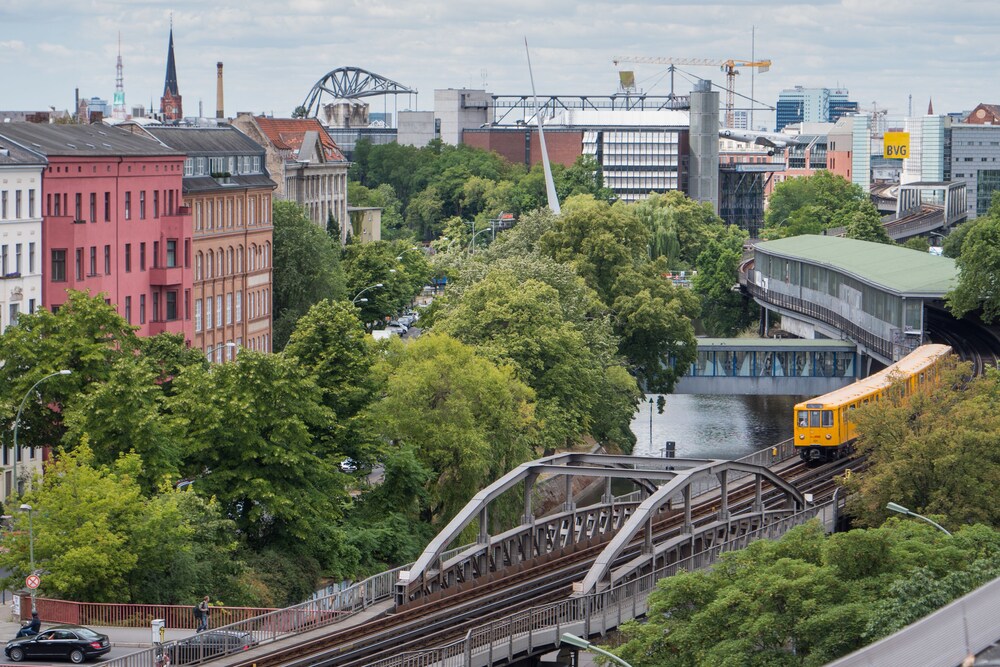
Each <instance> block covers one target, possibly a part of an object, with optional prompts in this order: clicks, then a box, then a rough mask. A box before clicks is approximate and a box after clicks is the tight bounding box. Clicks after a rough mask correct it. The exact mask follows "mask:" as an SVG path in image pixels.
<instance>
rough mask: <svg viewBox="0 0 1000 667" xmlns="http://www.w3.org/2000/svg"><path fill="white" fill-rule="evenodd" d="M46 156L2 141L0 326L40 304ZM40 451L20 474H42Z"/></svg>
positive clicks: (29, 453)
mask: <svg viewBox="0 0 1000 667" xmlns="http://www.w3.org/2000/svg"><path fill="white" fill-rule="evenodd" d="M46 164H47V162H46V160H45V158H44V157H42V156H41V155H38V154H37V153H33V152H31V151H28V150H25V149H23V148H21V147H20V146H18V145H16V144H13V143H10V142H7V141H4V140H2V139H0V327H2V328H3V329H6V328H7V327H8V326H10V325H12V324H16V323H17V319H18V316H19V315H20V314H21V313H22V312H29V313H32V312H34V311H35V308H37V307H39V306H40V305H41V303H42V217H41V213H42V171H43V170H44V169H45V165H46ZM39 451H40V450H35V449H32V448H29V447H23V448H21V456H20V457H18V463H19V467H18V471H17V475H18V477H19V478H21V479H31V476H32V475H33V474H35V473H36V472H37V473H41V466H42V457H41V456H40V455H39ZM12 463H13V449H12V448H10V447H4V448H3V468H2V469H3V493H4V497H5V498H6V497H7V496H8V495H10V492H11V490H13V476H12V475H13V470H12V468H13V465H12Z"/></svg>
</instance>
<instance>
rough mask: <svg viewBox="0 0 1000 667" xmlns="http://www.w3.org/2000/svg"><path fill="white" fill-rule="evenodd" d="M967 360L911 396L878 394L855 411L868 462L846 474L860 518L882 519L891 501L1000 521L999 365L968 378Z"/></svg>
mask: <svg viewBox="0 0 1000 667" xmlns="http://www.w3.org/2000/svg"><path fill="white" fill-rule="evenodd" d="M967 374H968V366H967V365H960V366H958V367H957V368H955V369H952V370H949V371H947V372H946V373H944V374H943V375H942V378H941V380H940V381H939V382H938V383H937V384H936V385H934V386H933V387H932V388H930V389H928V390H926V391H923V392H919V393H917V394H915V395H913V396H911V397H910V398H909V399H908V400H907V401H906V402H905V403H904V402H891V401H879V402H878V403H877V404H871V405H869V406H866V407H864V408H862V409H860V410H857V411H856V412H857V413H858V414H857V417H856V420H857V428H858V431H859V434H860V435H859V438H858V441H857V448H858V450H859V451H860V452H863V453H867V454H868V457H869V470H868V471H866V473H865V474H864V475H859V476H856V477H854V476H852V477H851V479H850V480H849V481H848V482H847V486H848V489H849V490H850V491H852V492H856V493H852V494H851V498H852V500H851V504H850V509H851V511H852V513H853V514H854V515H855V516H856V521H857V522H858V523H859V524H861V525H878V524H879V523H881V522H882V521H883V520H884V519H885V517H886V516H887V514H888V512H887V510H886V509H885V505H886V503H887V502H889V501H893V502H897V503H899V504H901V505H904V506H905V507H909V508H910V509H912V510H913V511H915V512H919V513H920V514H932V515H938V514H939V515H942V516H944V517H947V518H946V519H942V521H944V523H945V524H946V525H952V526H957V525H961V524H964V523H972V522H981V523H985V524H987V525H991V526H1000V509H998V508H997V505H996V502H995V501H994V498H993V489H995V488H996V485H997V483H1000V474H998V472H997V471H998V470H1000V454H998V453H997V451H996V447H995V446H994V445H995V442H996V439H997V437H998V436H1000V416H998V415H997V413H996V409H995V401H996V398H995V397H996V396H997V394H998V392H1000V372H997V371H994V370H989V371H988V372H987V373H986V375H984V376H982V377H979V378H976V379H974V380H971V381H969V382H966V378H967V377H968V375H967Z"/></svg>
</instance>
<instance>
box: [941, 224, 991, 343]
mask: <svg viewBox="0 0 1000 667" xmlns="http://www.w3.org/2000/svg"><path fill="white" fill-rule="evenodd" d="M955 266H956V267H957V268H958V285H957V286H956V287H955V289H953V290H951V291H950V292H949V293H948V295H947V296H946V300H947V302H948V308H949V309H950V310H951V312H952V314H953V315H954V316H955V317H962V316H963V315H965V314H966V313H968V312H971V311H973V310H976V309H978V308H982V318H983V321H984V322H986V323H987V324H989V323H991V322H993V321H994V320H995V319H997V317H998V316H1000V286H998V285H997V276H998V275H1000V216H996V217H994V216H993V215H990V216H988V217H986V218H984V219H981V220H977V221H976V223H975V224H974V225H973V226H972V227H971V229H969V231H968V232H967V233H966V234H965V239H964V240H963V241H962V244H961V255H959V256H958V258H957V259H956V260H955Z"/></svg>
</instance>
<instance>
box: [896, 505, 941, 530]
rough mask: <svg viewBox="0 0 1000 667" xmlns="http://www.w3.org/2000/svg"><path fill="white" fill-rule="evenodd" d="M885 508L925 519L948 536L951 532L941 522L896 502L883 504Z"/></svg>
mask: <svg viewBox="0 0 1000 667" xmlns="http://www.w3.org/2000/svg"><path fill="white" fill-rule="evenodd" d="M885 508H886V509H887V510H889V511H890V512H898V513H899V514H903V515H905V516H912V517H916V518H918V519H923V520H924V521H926V522H927V523H929V524H931V525H932V526H934V527H935V528H938V529H940V530H941V531H942V532H944V534H945V535H948V536H949V537H950V536H951V533H949V532H948V531H947V530H945V528H944V527H943V526H942V525H941V524H939V523H937V522H935V521H931V520H930V519H928V518H927V517H925V516H923V515H921V514H917V513H916V512H913V511H910V510H908V509H906V508H905V507H903V506H902V505H897V504H896V503H888V504H887V505H886V506H885Z"/></svg>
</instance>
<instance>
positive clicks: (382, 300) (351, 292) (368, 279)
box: [343, 241, 431, 323]
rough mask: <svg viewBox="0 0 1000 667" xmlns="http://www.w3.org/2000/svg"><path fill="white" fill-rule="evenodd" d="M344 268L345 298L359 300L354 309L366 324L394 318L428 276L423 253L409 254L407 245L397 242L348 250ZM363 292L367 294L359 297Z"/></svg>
mask: <svg viewBox="0 0 1000 667" xmlns="http://www.w3.org/2000/svg"><path fill="white" fill-rule="evenodd" d="M343 264H344V275H345V277H346V280H347V292H348V298H349V299H352V300H353V299H355V298H357V299H358V301H357V303H356V304H355V305H357V306H358V308H359V309H360V310H361V319H362V321H363V322H366V323H371V322H374V321H376V320H382V319H384V318H387V317H391V316H392V315H394V314H396V313H397V312H398V311H399V310H401V309H402V308H403V307H404V306H406V305H407V304H409V303H410V301H412V300H413V298H414V297H415V296H416V295H417V294H419V293H420V291H421V290H422V289H423V286H424V284H425V283H426V282H427V280H428V279H429V278H430V276H431V269H430V265H429V264H428V263H427V260H426V259H425V258H424V256H423V253H420V252H417V251H410V246H409V245H407V244H404V243H402V242H398V241H392V242H390V241H373V242H371V243H362V244H358V245H352V246H349V247H348V248H346V249H345V251H344V263H343ZM375 285H381V287H374V286H375ZM369 288H371V289H369ZM362 290H366V291H364V293H363V294H362ZM359 295H360V298H359ZM362 298H363V299H367V301H361V299H362Z"/></svg>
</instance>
